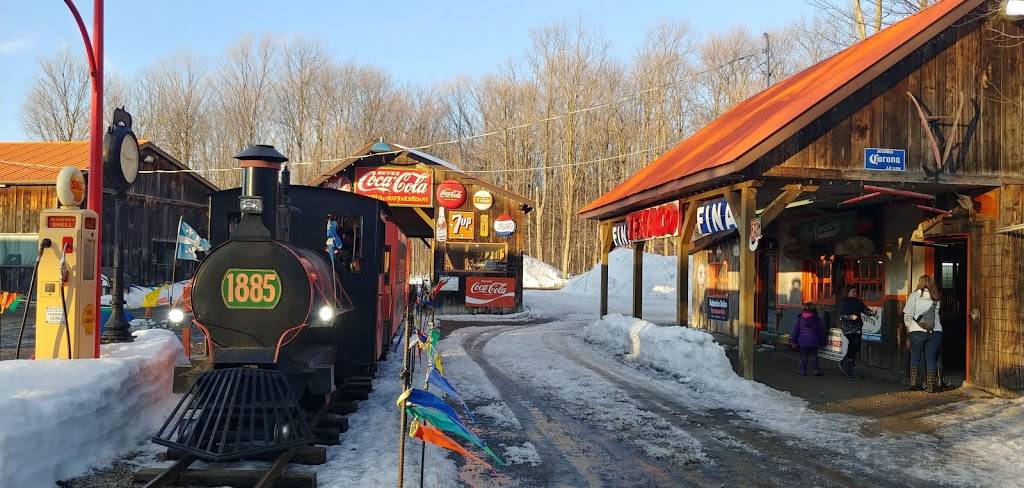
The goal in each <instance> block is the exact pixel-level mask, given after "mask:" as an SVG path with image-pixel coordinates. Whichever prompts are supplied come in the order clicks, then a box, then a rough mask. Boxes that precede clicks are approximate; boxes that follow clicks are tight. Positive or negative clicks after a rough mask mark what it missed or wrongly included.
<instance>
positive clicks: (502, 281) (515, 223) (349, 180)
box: [311, 142, 533, 313]
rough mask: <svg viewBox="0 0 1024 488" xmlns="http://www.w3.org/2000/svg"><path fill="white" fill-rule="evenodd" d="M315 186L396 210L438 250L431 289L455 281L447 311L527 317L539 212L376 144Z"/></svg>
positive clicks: (402, 222)
mask: <svg viewBox="0 0 1024 488" xmlns="http://www.w3.org/2000/svg"><path fill="white" fill-rule="evenodd" d="M311 184H313V185H322V186H329V187H332V188H336V189H338V190H343V191H355V192H356V193H360V194H363V195H368V196H372V197H375V198H378V199H381V200H383V201H385V202H388V204H389V206H390V207H391V212H392V214H393V217H394V219H395V221H396V222H397V223H398V225H399V227H400V228H401V229H402V231H403V232H405V234H406V235H407V236H408V237H409V238H419V239H423V241H424V243H425V244H426V245H427V246H428V247H429V248H430V249H431V251H432V257H431V259H430V262H431V266H430V269H431V275H432V276H431V282H432V283H438V282H439V280H444V279H447V280H448V285H447V286H446V287H445V288H444V290H445V291H444V292H442V294H441V301H442V304H443V306H444V307H445V308H448V309H451V308H462V307H467V308H469V309H472V310H474V311H480V312H486V313H502V312H509V311H518V310H521V309H522V303H523V251H524V249H525V245H524V238H523V230H524V229H525V216H526V214H527V213H529V212H530V211H531V210H532V209H533V202H532V201H530V200H529V199H527V198H526V197H523V196H520V195H517V194H515V193H512V192H509V191H507V190H505V189H503V188H500V187H498V186H496V185H494V184H491V183H489V182H487V181H484V180H482V179H480V178H476V177H474V176H471V175H470V174H467V173H465V172H463V171H462V170H461V169H459V168H458V167H457V166H455V165H454V164H452V163H450V162H448V161H445V160H443V159H440V158H437V157H435V156H432V155H430V154H427V153H425V152H422V151H418V150H416V149H411V148H408V147H405V146H402V145H400V144H394V143H387V142H377V143H371V144H368V145H367V146H365V147H364V148H362V149H361V150H359V151H358V152H356V153H355V154H354V155H352V156H351V157H349V158H347V159H345V160H343V161H341V162H340V163H339V164H337V165H336V166H335V167H333V168H331V169H330V170H328V171H327V172H326V173H324V174H323V175H321V176H319V177H317V178H316V179H314V180H313V181H312V182H311ZM413 259H422V257H416V256H414V258H413Z"/></svg>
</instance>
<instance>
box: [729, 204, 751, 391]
mask: <svg viewBox="0 0 1024 488" xmlns="http://www.w3.org/2000/svg"><path fill="white" fill-rule="evenodd" d="M727 198H728V200H729V203H730V205H731V204H732V203H733V202H735V203H736V204H737V205H736V206H734V207H733V212H737V210H738V212H737V213H738V215H736V227H737V230H738V231H739V238H740V239H739V246H740V283H739V301H740V303H739V330H738V333H739V343H740V354H739V356H740V357H739V359H740V361H739V362H740V374H742V375H743V377H744V378H747V379H754V339H755V338H754V333H755V327H754V294H755V292H756V290H755V273H754V263H755V260H754V252H753V251H751V250H750V246H749V245H748V244H747V241H748V240H749V236H750V221H751V220H752V219H753V218H754V214H755V212H756V210H757V188H755V187H748V188H743V189H742V190H740V191H739V195H736V193H735V192H731V193H730V194H729V196H728V197H727Z"/></svg>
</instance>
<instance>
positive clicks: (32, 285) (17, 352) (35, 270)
mask: <svg viewBox="0 0 1024 488" xmlns="http://www.w3.org/2000/svg"><path fill="white" fill-rule="evenodd" d="M52 245H53V243H52V242H51V241H50V240H49V239H43V240H42V241H41V242H40V243H39V254H37V255H36V264H35V265H33V266H32V278H30V279H29V282H28V293H26V295H28V296H27V297H26V298H25V312H24V313H22V314H21V330H19V331H18V347H16V348H15V349H14V359H21V339H22V338H23V337H25V323H26V322H28V309H29V308H32V307H31V305H32V292H33V291H35V289H36V275H38V274H39V260H40V259H41V258H42V257H43V250H44V249H47V248H49V247H50V246H52ZM69 351H70V349H69Z"/></svg>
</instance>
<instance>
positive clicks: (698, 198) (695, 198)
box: [679, 180, 761, 203]
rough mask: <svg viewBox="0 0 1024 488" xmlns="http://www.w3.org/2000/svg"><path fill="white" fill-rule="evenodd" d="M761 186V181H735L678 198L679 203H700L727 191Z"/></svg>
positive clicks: (726, 193)
mask: <svg viewBox="0 0 1024 488" xmlns="http://www.w3.org/2000/svg"><path fill="white" fill-rule="evenodd" d="M759 186H761V182H759V181H756V180H747V181H743V182H740V183H735V184H732V185H728V186H723V187H721V188H715V189H712V190H708V191H704V192H700V193H697V194H695V195H689V196H687V197H684V198H682V199H680V201H679V203H700V202H702V201H704V200H710V199H712V198H718V197H723V196H725V195H728V194H729V193H732V192H736V191H739V190H742V189H744V188H754V187H759Z"/></svg>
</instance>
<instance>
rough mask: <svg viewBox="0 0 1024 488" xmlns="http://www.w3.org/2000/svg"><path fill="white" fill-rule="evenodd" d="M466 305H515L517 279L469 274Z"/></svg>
mask: <svg viewBox="0 0 1024 488" xmlns="http://www.w3.org/2000/svg"><path fill="white" fill-rule="evenodd" d="M466 306H467V307H496V308H512V307H515V306H516V279H515V278H488V277H483V276H467V277H466Z"/></svg>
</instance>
